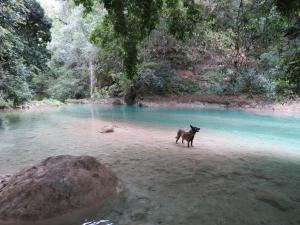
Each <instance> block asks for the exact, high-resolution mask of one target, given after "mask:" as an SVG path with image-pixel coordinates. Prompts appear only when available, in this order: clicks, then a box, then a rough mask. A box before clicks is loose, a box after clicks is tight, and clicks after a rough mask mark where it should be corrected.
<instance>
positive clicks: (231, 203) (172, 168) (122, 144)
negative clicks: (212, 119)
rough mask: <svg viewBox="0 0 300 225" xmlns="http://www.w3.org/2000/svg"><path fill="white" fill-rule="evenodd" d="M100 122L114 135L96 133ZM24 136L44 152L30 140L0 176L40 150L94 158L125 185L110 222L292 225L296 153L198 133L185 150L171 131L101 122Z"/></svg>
mask: <svg viewBox="0 0 300 225" xmlns="http://www.w3.org/2000/svg"><path fill="white" fill-rule="evenodd" d="M107 125H109V126H111V125H112V126H114V132H113V133H100V132H99V131H101V130H102V128H103V127H104V126H107ZM26 135H27V136H28V137H29V139H34V143H43V146H50V145H51V151H48V152H47V154H46V155H45V152H43V150H42V149H41V150H40V151H37V149H32V146H33V144H32V143H31V146H30V145H28V146H27V147H26V146H25V147H24V150H25V151H26V150H27V151H28V156H26V155H25V156H24V157H23V161H21V162H16V163H14V162H12V160H13V159H10V158H9V157H8V159H7V160H10V161H9V162H7V161H6V160H4V159H2V160H1V164H2V165H1V173H2V174H3V173H4V172H9V171H14V170H16V169H18V167H20V168H21V167H23V166H25V165H27V164H30V163H34V162H35V161H39V160H40V159H42V158H45V157H46V156H48V155H58V154H65V153H68V154H75V155H80V154H89V155H92V156H96V157H97V158H98V159H99V160H101V161H102V162H104V163H105V164H107V165H109V166H110V167H111V168H112V170H113V171H114V172H115V174H116V175H117V176H118V177H119V178H120V179H121V181H122V182H123V184H124V186H125V189H126V193H125V196H126V197H125V198H124V201H123V202H122V204H118V205H116V206H115V207H114V210H113V211H112V212H110V213H108V214H107V215H106V217H105V219H109V220H110V222H112V223H113V224H115V225H157V224H165V225H175V224H176V225H187V224H189V225H201V224H205V225H221V224H222V225H223V224H224V225H241V224H243V225H248V224H249V225H257V224H268V225H271V224H272V225H277V224H278V225H285V224H286V225H297V224H300V154H299V153H293V152H288V151H285V150H284V149H282V148H277V147H275V146H264V144H263V142H261V143H253V142H252V141H250V140H239V139H236V138H235V137H234V136H226V135H221V134H216V133H213V132H211V131H206V130H201V131H200V133H198V134H197V135H196V138H195V140H194V145H195V146H194V147H193V148H187V146H186V144H181V143H180V144H179V143H178V144H175V135H176V130H174V129H170V128H165V127H151V128H150V127H149V126H147V125H145V126H141V125H133V124H127V123H121V122H118V123H116V122H115V123H113V122H105V121H101V120H80V119H78V120H77V121H76V122H74V123H70V122H68V123H67V122H66V123H60V124H55V125H54V126H53V127H52V128H48V129H45V130H44V131H42V132H41V131H39V132H38V133H32V134H26ZM24 138H26V136H25V137H24ZM31 141H33V140H31ZM33 154H34V159H32V158H33V156H32V155H33ZM26 157H28V160H27V159H26ZM30 157H31V159H30ZM29 159H30V160H29Z"/></svg>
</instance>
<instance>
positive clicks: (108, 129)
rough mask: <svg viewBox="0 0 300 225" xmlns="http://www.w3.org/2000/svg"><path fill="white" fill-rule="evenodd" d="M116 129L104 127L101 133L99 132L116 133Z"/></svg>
mask: <svg viewBox="0 0 300 225" xmlns="http://www.w3.org/2000/svg"><path fill="white" fill-rule="evenodd" d="M114 131H115V129H114V127H113V126H104V127H102V129H101V131H99V132H100V133H112V132H114Z"/></svg>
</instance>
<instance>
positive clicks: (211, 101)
mask: <svg viewBox="0 0 300 225" xmlns="http://www.w3.org/2000/svg"><path fill="white" fill-rule="evenodd" d="M116 100H120V101H121V102H123V100H122V98H103V99H68V100H66V101H65V103H62V102H60V101H57V100H52V99H50V100H47V99H46V100H42V101H32V102H30V103H26V104H24V105H22V106H20V107H18V108H16V109H21V110H39V109H48V108H53V107H59V106H62V105H64V104H109V105H110V104H114V102H115V101H116ZM123 104H124V103H123ZM137 105H139V106H142V107H143V106H146V107H177V108H213V109H238V110H244V111H249V112H256V113H276V114H283V115H285V114H286V115H289V114H299V113H300V98H297V99H294V100H289V99H285V100H281V101H272V100H270V99H268V98H265V97H261V96H253V97H252V98H249V96H247V95H210V96H145V97H142V98H139V99H138V100H137ZM10 110H13V108H2V109H1V108H0V111H10Z"/></svg>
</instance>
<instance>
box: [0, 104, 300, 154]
mask: <svg viewBox="0 0 300 225" xmlns="http://www.w3.org/2000/svg"><path fill="white" fill-rule="evenodd" d="M72 118H73V119H74V118H93V119H97V118H101V119H106V120H114V121H125V122H133V123H138V124H144V125H147V126H168V127H172V128H173V127H174V128H176V129H177V128H185V129H188V127H189V124H192V125H194V126H198V127H201V129H202V130H201V132H203V130H204V131H205V130H210V131H213V132H218V133H223V134H229V135H232V137H233V138H242V139H244V140H246V141H249V143H250V142H251V141H260V142H261V143H263V144H266V145H283V146H285V147H286V148H288V149H292V150H296V151H298V150H300V114H299V115H294V116H278V115H270V114H269V115H261V114H255V113H249V112H244V111H238V110H227V109H224V110H221V109H199V108H198V109H187V108H140V107H129V106H110V105H70V106H64V107H61V108H60V109H55V110H49V111H46V112H32V113H29V112H27V113H21V114H20V113H11V114H6V117H5V119H3V117H2V119H1V117H0V135H1V131H3V130H6V131H8V130H9V131H10V132H12V133H13V132H24V131H26V130H32V129H35V128H41V127H47V126H54V125H55V124H56V123H59V122H60V121H68V120H69V119H72ZM0 138H1V136H0Z"/></svg>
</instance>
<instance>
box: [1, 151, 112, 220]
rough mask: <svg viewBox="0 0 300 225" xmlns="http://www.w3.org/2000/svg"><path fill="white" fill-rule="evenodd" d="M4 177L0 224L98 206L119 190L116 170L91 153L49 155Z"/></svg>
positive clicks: (51, 216) (38, 218) (49, 216)
mask: <svg viewBox="0 0 300 225" xmlns="http://www.w3.org/2000/svg"><path fill="white" fill-rule="evenodd" d="M7 178H9V180H7ZM3 180H4V181H3V183H5V184H4V185H1V186H0V224H2V223H4V222H5V221H6V222H7V221H38V220H44V219H48V218H53V217H59V216H61V215H64V214H70V213H72V212H73V211H76V210H81V209H85V208H92V207H99V206H101V204H104V203H105V202H106V200H109V199H111V198H113V197H114V196H116V194H117V192H118V190H117V189H118V188H117V184H118V180H117V178H116V177H115V176H114V174H113V173H112V172H111V171H110V170H109V169H108V168H106V167H105V166H104V165H102V164H101V163H100V162H98V161H97V160H96V159H95V158H93V157H89V156H69V155H64V156H55V157H49V158H47V159H45V160H43V161H42V162H41V163H39V164H37V165H36V166H32V167H29V168H26V169H23V170H21V171H20V172H18V173H16V174H14V175H12V176H10V177H5V179H3ZM1 221H2V222H1ZM18 224H19V223H18ZM39 224H40V223H39Z"/></svg>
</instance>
